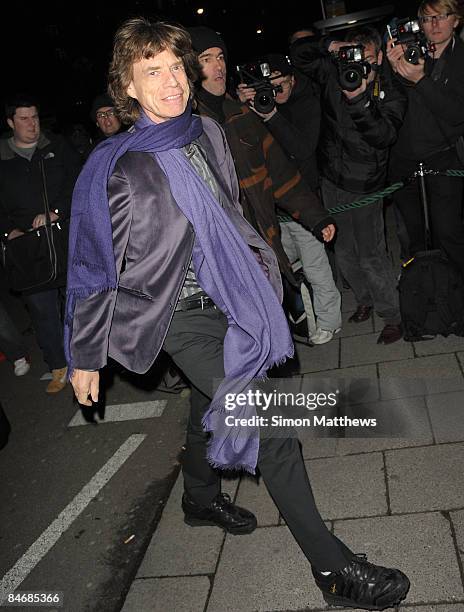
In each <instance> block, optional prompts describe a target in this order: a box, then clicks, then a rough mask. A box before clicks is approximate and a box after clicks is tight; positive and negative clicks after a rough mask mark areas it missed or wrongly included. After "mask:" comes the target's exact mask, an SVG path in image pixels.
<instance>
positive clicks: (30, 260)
mask: <svg viewBox="0 0 464 612" xmlns="http://www.w3.org/2000/svg"><path fill="white" fill-rule="evenodd" d="M40 169H41V174H42V196H43V202H44V211H45V219H46V224H45V225H43V226H41V227H39V228H37V229H31V230H29V231H27V232H26V233H25V234H23V235H22V236H18V237H17V238H13V239H12V240H5V241H2V263H3V266H4V268H5V270H6V273H7V277H8V282H9V285H10V288H11V289H13V291H19V292H23V291H24V292H28V293H34V292H37V291H43V290H45V289H52V288H55V287H63V286H64V285H66V267H67V260H68V233H69V222H68V221H61V220H60V221H57V222H55V223H51V221H50V207H49V204H48V194H47V183H46V178H45V168H44V163H43V160H40Z"/></svg>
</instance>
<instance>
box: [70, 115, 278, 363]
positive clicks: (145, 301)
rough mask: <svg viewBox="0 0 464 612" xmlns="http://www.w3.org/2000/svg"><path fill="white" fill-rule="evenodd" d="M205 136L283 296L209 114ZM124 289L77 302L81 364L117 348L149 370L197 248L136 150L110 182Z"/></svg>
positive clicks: (229, 196)
mask: <svg viewBox="0 0 464 612" xmlns="http://www.w3.org/2000/svg"><path fill="white" fill-rule="evenodd" d="M201 119H202V122H203V128H204V131H203V133H202V135H201V136H200V137H199V139H198V143H199V144H200V146H201V147H202V150H203V151H204V152H205V154H206V158H207V160H208V164H209V167H210V169H211V171H212V172H213V174H214V176H215V178H216V181H217V183H218V187H219V192H220V200H221V204H222V205H223V207H224V208H225V210H226V212H227V214H228V215H229V216H230V218H231V220H232V222H233V223H234V225H235V226H236V228H237V230H238V231H239V233H240V234H241V235H242V236H243V238H244V240H245V241H246V242H247V244H248V245H249V246H250V248H251V249H252V251H253V252H254V253H255V255H256V257H257V258H258V261H259V263H260V264H261V266H262V267H263V268H264V270H265V272H266V274H267V276H268V278H269V280H270V282H271V284H272V286H273V287H274V289H275V291H276V293H277V295H278V297H279V299H280V300H282V283H281V277H280V272H279V268H278V264H277V260H276V257H275V255H274V252H273V251H272V250H271V248H270V247H269V246H268V245H267V244H266V243H265V242H264V240H263V239H262V238H261V237H260V236H259V235H258V234H257V233H256V231H255V230H254V229H253V228H252V227H251V226H250V225H249V224H248V223H247V221H245V219H244V218H243V217H242V215H241V208H240V204H239V200H238V198H239V189H238V183H237V178H236V175H235V169H234V165H233V161H232V157H231V155H230V152H229V149H228V146H227V143H226V140H225V136H224V133H223V131H222V129H221V128H220V127H219V125H218V124H217V123H216V122H215V121H213V120H212V119H209V118H207V117H202V118H201ZM108 199H109V207H110V215H111V223H112V227H113V246H114V254H115V261H116V270H117V273H118V288H117V291H110V292H106V293H102V294H97V295H92V296H90V297H88V298H85V299H81V300H79V301H78V302H77V304H76V309H75V315H74V323H73V333H72V339H71V354H72V359H73V363H74V364H75V367H76V368H79V369H82V370H97V369H99V368H101V367H103V366H104V365H106V362H107V356H108V355H109V356H110V357H112V358H113V359H115V360H116V361H118V362H119V363H121V364H122V365H123V366H124V367H126V368H127V369H129V370H131V371H133V372H137V373H139V374H143V373H145V372H146V371H147V370H148V369H149V368H150V367H151V365H152V364H153V362H154V361H155V359H156V357H157V355H158V353H159V352H160V350H161V348H162V345H163V342H164V339H165V337H166V334H167V332H168V329H169V325H170V323H171V319H172V316H173V314H174V308H175V306H176V303H177V299H178V297H179V294H180V292H181V289H182V286H183V283H184V279H185V275H186V272H187V268H188V264H189V261H190V258H191V254H192V248H193V243H194V240H195V232H194V229H193V227H192V225H191V224H190V223H189V221H188V220H187V218H186V217H185V216H184V215H183V213H182V212H181V211H180V209H179V207H178V206H177V204H176V202H175V200H174V199H173V197H172V194H171V192H170V189H169V184H168V181H167V178H166V176H165V174H164V173H163V171H162V170H161V168H160V167H159V165H158V164H157V163H156V160H155V159H154V157H153V156H152V155H151V154H149V153H140V152H132V151H129V152H128V153H126V154H125V155H123V156H122V157H121V158H120V159H119V160H118V162H117V164H116V167H115V170H114V172H113V174H112V176H111V178H110V180H109V182H108Z"/></svg>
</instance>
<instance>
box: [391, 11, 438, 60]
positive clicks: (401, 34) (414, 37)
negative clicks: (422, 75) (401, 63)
mask: <svg viewBox="0 0 464 612" xmlns="http://www.w3.org/2000/svg"><path fill="white" fill-rule="evenodd" d="M389 32H390V36H391V37H392V38H396V43H395V44H400V45H403V47H406V49H405V52H404V59H405V60H406V61H407V62H409V63H410V64H416V65H417V64H418V63H419V59H420V58H421V57H425V56H426V55H427V53H428V52H429V50H430V45H429V43H428V42H427V38H426V37H425V34H424V33H423V31H422V30H421V27H420V23H419V21H418V20H417V19H409V17H406V19H398V20H397V21H396V25H395V26H394V27H392V28H390V29H389Z"/></svg>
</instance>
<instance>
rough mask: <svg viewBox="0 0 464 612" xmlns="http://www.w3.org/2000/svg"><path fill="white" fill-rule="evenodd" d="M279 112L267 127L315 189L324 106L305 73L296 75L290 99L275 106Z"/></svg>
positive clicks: (268, 122)
mask: <svg viewBox="0 0 464 612" xmlns="http://www.w3.org/2000/svg"><path fill="white" fill-rule="evenodd" d="M276 109H277V112H276V113H275V115H273V116H272V117H271V118H270V119H269V121H266V127H267V128H268V130H269V131H270V132H271V134H272V135H273V136H274V138H275V139H276V140H277V142H278V143H279V144H280V146H281V147H282V148H283V150H284V151H285V153H287V155H288V156H289V157H290V159H292V160H293V161H294V162H295V165H296V166H297V168H298V170H299V171H300V173H301V176H302V177H303V178H304V180H305V181H306V183H307V184H308V185H309V186H310V187H311V189H312V190H313V191H316V189H317V187H318V183H319V180H318V171H317V159H316V149H317V144H318V141H319V129H320V123H321V105H320V102H319V92H318V91H317V90H316V87H315V85H314V84H313V83H312V82H311V81H310V80H309V79H308V78H307V77H305V76H304V75H303V74H300V73H296V74H295V86H294V88H293V91H292V93H291V94H290V97H289V99H288V100H287V102H285V103H284V104H278V105H277V106H276Z"/></svg>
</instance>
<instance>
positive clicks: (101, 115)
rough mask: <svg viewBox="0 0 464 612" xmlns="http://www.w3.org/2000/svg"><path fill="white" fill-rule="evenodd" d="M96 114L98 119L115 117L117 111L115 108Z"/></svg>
mask: <svg viewBox="0 0 464 612" xmlns="http://www.w3.org/2000/svg"><path fill="white" fill-rule="evenodd" d="M95 116H96V118H97V119H106V118H107V117H115V116H116V113H115V111H114V110H108V111H100V112H98V113H97V114H96V115H95Z"/></svg>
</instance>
